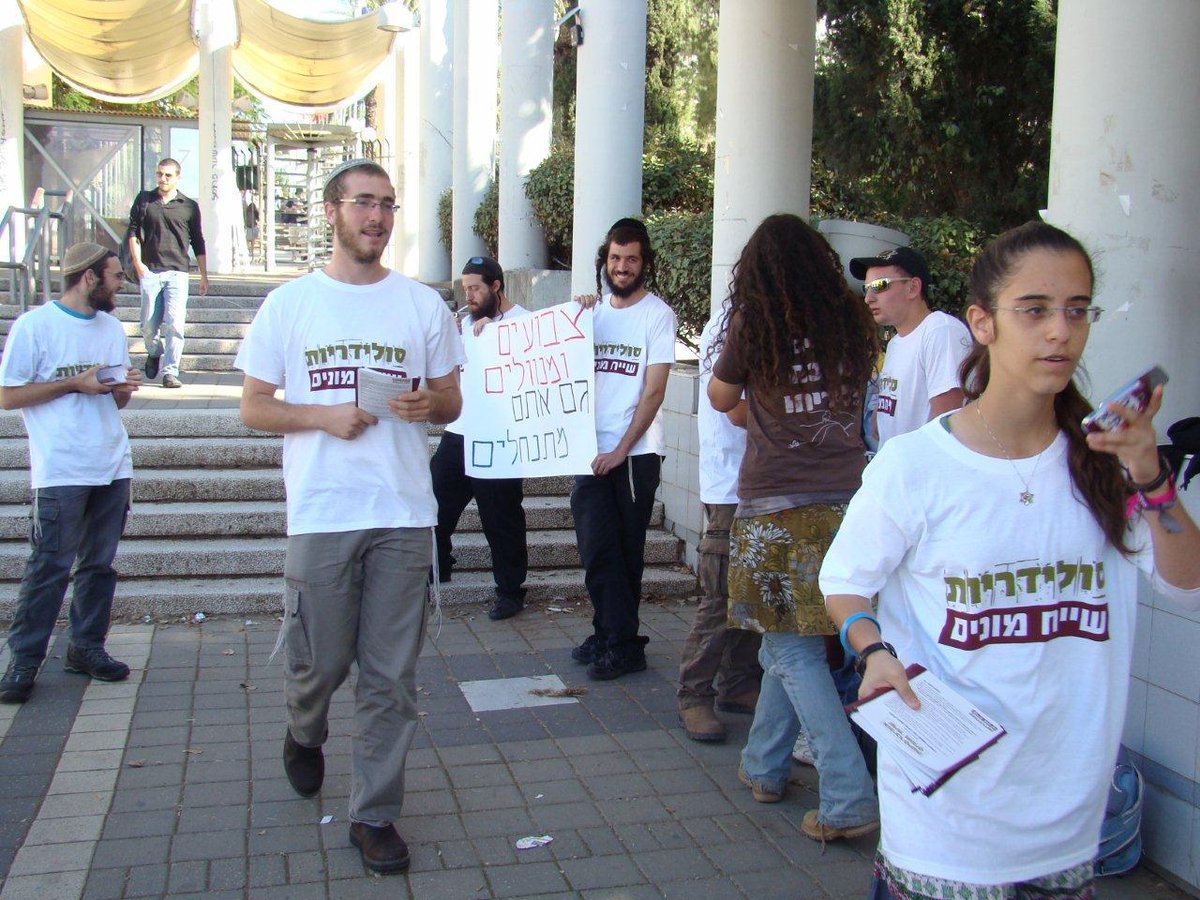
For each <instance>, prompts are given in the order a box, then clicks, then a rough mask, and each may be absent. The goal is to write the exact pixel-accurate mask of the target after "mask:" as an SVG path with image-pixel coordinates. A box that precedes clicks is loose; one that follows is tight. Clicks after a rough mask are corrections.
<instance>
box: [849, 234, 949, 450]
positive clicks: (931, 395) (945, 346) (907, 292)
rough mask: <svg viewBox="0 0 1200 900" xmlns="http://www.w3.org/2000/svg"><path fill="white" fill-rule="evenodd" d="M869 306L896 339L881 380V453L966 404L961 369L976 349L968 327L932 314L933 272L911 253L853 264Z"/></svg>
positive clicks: (878, 427) (899, 252)
mask: <svg viewBox="0 0 1200 900" xmlns="http://www.w3.org/2000/svg"><path fill="white" fill-rule="evenodd" d="M850 274H851V275H853V276H854V277H855V278H858V279H861V280H862V281H863V282H864V284H863V291H864V292H865V294H866V302H867V306H868V307H869V308H870V310H871V315H873V316H874V317H875V321H876V323H878V324H879V325H885V326H891V327H892V328H895V329H896V335H895V337H893V338H892V339H891V341H889V342H888V347H887V354H886V355H885V357H884V360H883V371H882V372H881V373H880V375H879V396H878V398H877V400H876V404H875V417H874V418H875V429H876V433H877V435H878V438H879V446H880V447H882V446H883V445H884V444H885V443H887V441H888V440H890V439H891V438H893V437H895V436H896V435H898V434H904V433H905V432H908V431H915V430H916V429H918V428H920V427H921V426H922V425H924V424H925V423H926V422H928V421H929V420H930V419H932V418H934V417H935V416H940V415H941V414H942V413H944V412H949V411H950V410H952V409H958V408H959V407H961V406H962V404H963V393H962V388H961V387H960V386H959V381H958V367H959V366H960V365H961V364H962V361H963V359H964V358H965V357H966V355H967V351H968V350H969V349H971V335H970V332H968V331H967V326H966V325H964V324H963V323H962V322H960V321H959V320H958V319H956V318H954V316H950V315H947V314H946V313H944V312H940V311H934V310H931V309H930V308H929V295H928V291H929V285H930V284H931V283H932V280H931V278H930V275H929V266H928V265H927V264H926V262H925V257H923V256H922V255H921V254H920V253H918V252H917V251H916V250H913V249H912V248H911V247H897V248H896V249H894V250H889V251H887V252H886V253H881V254H880V255H879V256H872V257H859V258H857V259H852V260H850Z"/></svg>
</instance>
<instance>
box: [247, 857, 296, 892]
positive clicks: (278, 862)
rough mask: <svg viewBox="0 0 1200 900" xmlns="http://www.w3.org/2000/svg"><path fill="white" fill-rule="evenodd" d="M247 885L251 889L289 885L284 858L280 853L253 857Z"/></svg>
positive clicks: (250, 862) (250, 861)
mask: <svg viewBox="0 0 1200 900" xmlns="http://www.w3.org/2000/svg"><path fill="white" fill-rule="evenodd" d="M247 883H248V885H249V886H250V887H251V888H261V887H269V886H271V885H276V884H287V871H286V869H285V867H284V858H283V856H281V855H280V854H278V853H271V854H265V855H261V856H260V855H253V856H251V857H250V860H249V876H248V879H247Z"/></svg>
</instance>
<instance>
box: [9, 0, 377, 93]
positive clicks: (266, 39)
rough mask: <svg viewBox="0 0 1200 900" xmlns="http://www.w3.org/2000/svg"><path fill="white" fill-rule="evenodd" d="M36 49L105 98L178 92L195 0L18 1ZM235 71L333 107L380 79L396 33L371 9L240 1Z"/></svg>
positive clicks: (184, 76) (257, 88) (189, 60)
mask: <svg viewBox="0 0 1200 900" xmlns="http://www.w3.org/2000/svg"><path fill="white" fill-rule="evenodd" d="M19 5H20V7H21V12H22V14H23V15H24V17H25V26H26V31H27V33H28V34H29V38H30V40H31V41H32V42H33V45H34V47H36V48H37V50H38V52H39V53H41V55H42V57H43V58H44V59H45V60H46V62H48V63H49V64H50V65H51V66H52V67H53V68H54V70H55V71H56V72H57V73H58V74H59V76H60V77H62V78H63V79H64V80H66V81H67V82H68V83H70V84H71V85H73V86H74V87H76V88H78V89H79V90H81V91H83V92H84V93H87V94H90V95H91V96H93V97H98V98H100V99H102V100H110V101H114V102H118V103H137V102H141V101H145V100H156V99H158V98H160V97H165V96H167V95H169V94H172V93H174V92H175V91H177V90H178V89H179V88H180V87H181V86H182V85H184V84H185V83H187V81H188V80H189V79H191V78H192V77H193V76H194V75H195V74H196V72H197V70H198V66H199V55H198V53H199V51H198V49H197V45H196V38H195V34H194V28H193V9H192V0H19ZM235 6H236V9H237V18H238V26H239V36H238V42H237V44H236V45H235V47H234V51H233V69H234V73H235V74H236V75H237V77H238V80H240V81H241V82H242V83H243V84H244V85H245V86H246V87H247V88H248V89H249V90H251V91H253V92H254V93H256V94H258V95H259V96H261V97H264V98H267V99H271V100H277V101H279V102H282V103H287V104H290V105H292V106H299V107H308V108H329V107H333V106H339V105H341V104H343V103H346V102H348V101H349V100H353V99H355V98H357V97H360V96H362V95H363V94H364V93H366V92H367V91H368V90H370V88H371V87H373V86H374V84H375V82H376V81H377V80H378V79H377V75H376V73H377V71H378V69H379V66H380V65H381V64H382V63H383V62H384V60H386V59H387V57H388V54H389V53H390V52H391V47H392V41H393V40H394V37H395V36H394V34H392V33H390V32H384V31H380V30H379V29H378V28H377V27H376V26H377V20H376V18H375V17H374V16H365V17H362V18H358V19H353V20H350V21H345V22H312V21H309V20H307V19H301V18H297V17H296V16H292V15H288V14H287V13H283V12H280V11H279V10H277V9H274V8H273V7H271V6H270V5H269V4H268V3H267V2H266V0H235Z"/></svg>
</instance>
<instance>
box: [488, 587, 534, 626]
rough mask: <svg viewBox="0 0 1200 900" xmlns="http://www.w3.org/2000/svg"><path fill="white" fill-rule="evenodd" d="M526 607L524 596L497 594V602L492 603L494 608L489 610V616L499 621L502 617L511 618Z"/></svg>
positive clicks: (494, 620)
mask: <svg viewBox="0 0 1200 900" xmlns="http://www.w3.org/2000/svg"><path fill="white" fill-rule="evenodd" d="M524 608H525V601H524V599H523V598H521V597H504V596H502V595H500V594H497V595H496V600H495V602H494V603H492V608H491V609H489V610H488V618H489V619H491V620H492V621H493V622H499V621H500V620H501V619H511V618H512V617H513V616H515V615H516V614H517V613H519V612H520V611H521V610H523V609H524Z"/></svg>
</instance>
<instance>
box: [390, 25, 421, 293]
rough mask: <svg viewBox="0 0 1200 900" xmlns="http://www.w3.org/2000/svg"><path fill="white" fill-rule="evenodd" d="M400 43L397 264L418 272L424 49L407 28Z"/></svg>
mask: <svg viewBox="0 0 1200 900" xmlns="http://www.w3.org/2000/svg"><path fill="white" fill-rule="evenodd" d="M396 43H398V44H400V45H401V53H400V59H399V60H398V62H397V71H396V78H397V80H398V81H399V82H400V85H399V90H398V99H399V100H400V105H401V110H400V117H399V118H400V121H399V122H398V127H397V129H396V130H395V145H394V146H395V150H394V152H395V154H396V158H397V160H398V163H397V168H398V174H399V179H398V180H397V181H396V191H397V195H398V197H399V199H398V200H397V201H396V202H397V203H399V204H400V214H399V216H398V218H399V220H400V223H401V225H402V230H403V240H401V241H400V242H399V243H396V238H395V237H393V238H392V241H393V243H396V253H395V256H396V268H397V269H399V270H400V271H401V272H404V273H406V274H408V275H414V276H415V275H416V274H417V271H418V270H419V268H420V262H421V153H420V148H421V53H420V46H419V43H420V36H419V35H417V34H415V33H414V32H411V31H410V32H407V33H405V34H399V35H397V36H396Z"/></svg>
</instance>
